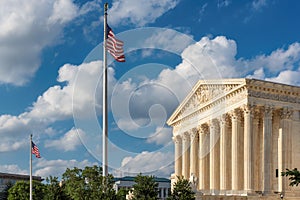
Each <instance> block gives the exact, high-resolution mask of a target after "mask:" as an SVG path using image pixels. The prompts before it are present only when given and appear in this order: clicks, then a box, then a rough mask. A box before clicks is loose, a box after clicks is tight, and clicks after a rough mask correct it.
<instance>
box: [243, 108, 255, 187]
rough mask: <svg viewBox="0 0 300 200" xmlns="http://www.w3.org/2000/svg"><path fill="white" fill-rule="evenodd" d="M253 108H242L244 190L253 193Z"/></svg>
mask: <svg viewBox="0 0 300 200" xmlns="http://www.w3.org/2000/svg"><path fill="white" fill-rule="evenodd" d="M252 120H253V106H252V105H246V106H244V190H245V191H246V192H247V193H251V192H253V156H252V144H253V137H252V136H253V131H252V128H253V123H252Z"/></svg>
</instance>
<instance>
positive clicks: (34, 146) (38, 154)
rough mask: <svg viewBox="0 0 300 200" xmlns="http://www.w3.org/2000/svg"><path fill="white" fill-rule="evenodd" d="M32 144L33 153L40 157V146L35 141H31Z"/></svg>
mask: <svg viewBox="0 0 300 200" xmlns="http://www.w3.org/2000/svg"><path fill="white" fill-rule="evenodd" d="M31 145H32V149H31V151H32V154H34V155H35V157H37V158H40V157H41V154H40V151H39V148H38V147H37V146H36V145H35V144H34V143H33V142H31Z"/></svg>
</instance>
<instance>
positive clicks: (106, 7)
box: [104, 3, 108, 13]
mask: <svg viewBox="0 0 300 200" xmlns="http://www.w3.org/2000/svg"><path fill="white" fill-rule="evenodd" d="M107 10H108V3H105V4H104V11H105V13H106V12H107Z"/></svg>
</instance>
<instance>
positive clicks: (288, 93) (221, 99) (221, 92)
mask: <svg viewBox="0 0 300 200" xmlns="http://www.w3.org/2000/svg"><path fill="white" fill-rule="evenodd" d="M205 91H206V92H207V93H203V92H205ZM201 92H202V93H201ZM206 95H210V96H209V98H205V96H206ZM249 97H253V98H256V99H262V100H264V99H266V100H274V101H279V102H289V103H296V104H300V87H297V86H290V85H285V84H280V83H274V82H268V81H261V80H257V79H246V78H245V79H220V80H200V81H198V83H197V84H196V85H195V86H194V87H193V89H192V91H191V92H190V93H189V95H188V96H187V97H186V98H185V99H184V101H183V102H182V103H181V104H180V105H179V106H178V108H177V109H176V110H175V112H174V113H173V114H172V116H171V117H170V118H169V120H168V121H167V124H168V125H170V126H174V128H175V126H178V125H180V124H181V122H184V121H186V120H190V119H191V118H194V117H195V116H197V115H199V114H200V113H204V112H206V111H208V110H210V109H211V108H213V107H217V106H220V105H222V104H224V106H231V105H232V104H235V103H238V102H239V101H241V99H244V98H246V99H249Z"/></svg>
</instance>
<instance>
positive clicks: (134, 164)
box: [116, 151, 174, 177]
mask: <svg viewBox="0 0 300 200" xmlns="http://www.w3.org/2000/svg"><path fill="white" fill-rule="evenodd" d="M173 157H174V155H173V153H171V152H166V153H163V152H147V151H145V152H142V153H140V154H138V155H136V156H135V157H125V158H124V159H123V160H122V164H121V167H120V168H119V169H118V170H117V171H116V172H119V171H122V172H124V173H128V174H137V173H144V174H147V173H150V174H154V175H156V176H160V177H169V176H170V174H171V173H172V171H173V170H174V169H173V167H174V166H173V160H174V159H171V158H173ZM166 158H169V159H166Z"/></svg>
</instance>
